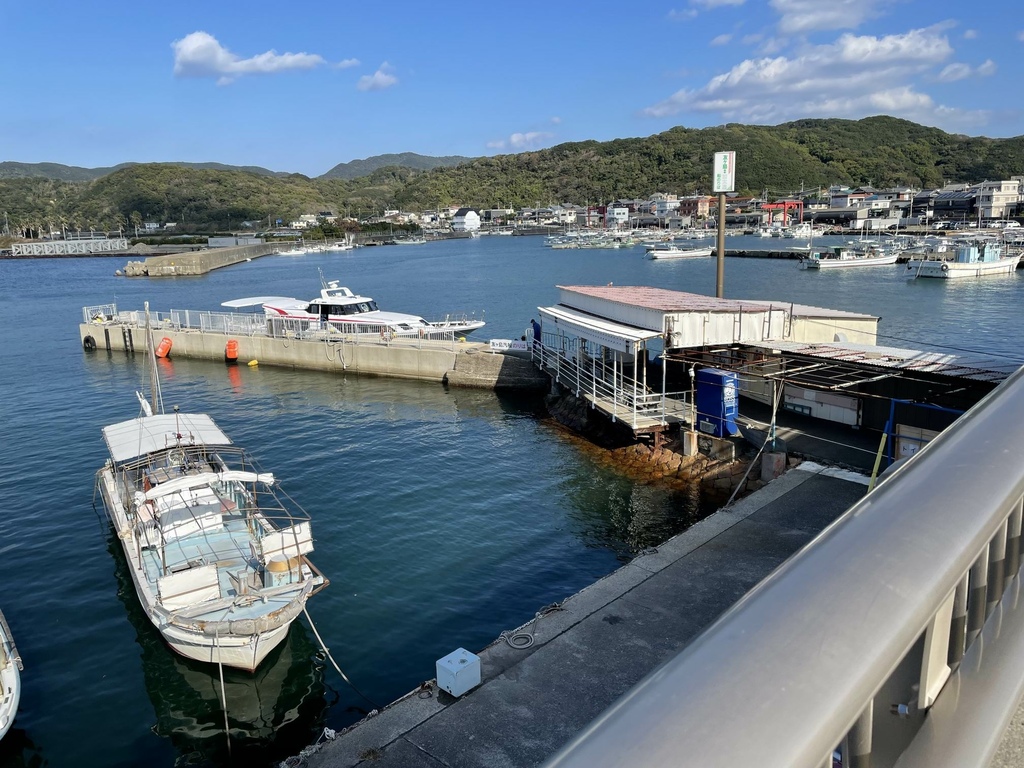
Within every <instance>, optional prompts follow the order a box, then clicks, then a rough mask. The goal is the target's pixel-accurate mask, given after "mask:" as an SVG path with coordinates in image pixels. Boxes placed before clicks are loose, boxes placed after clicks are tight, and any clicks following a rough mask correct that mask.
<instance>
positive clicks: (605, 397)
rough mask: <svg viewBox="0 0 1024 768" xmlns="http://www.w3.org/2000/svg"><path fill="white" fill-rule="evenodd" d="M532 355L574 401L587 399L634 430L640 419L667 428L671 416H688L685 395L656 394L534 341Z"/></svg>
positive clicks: (573, 353) (576, 354)
mask: <svg viewBox="0 0 1024 768" xmlns="http://www.w3.org/2000/svg"><path fill="white" fill-rule="evenodd" d="M531 353H532V355H533V360H534V363H535V364H536V365H538V366H539V367H540V368H541V370H543V371H545V372H547V373H548V374H549V375H550V376H551V377H552V378H553V379H554V380H555V382H556V383H558V384H561V385H562V386H563V387H565V388H566V389H568V390H570V391H572V393H573V394H574V395H575V396H576V397H586V396H588V395H589V397H590V400H591V401H592V402H593V403H594V404H595V406H597V407H599V408H601V410H603V411H605V412H607V413H608V414H609V415H610V416H612V418H613V419H616V420H620V421H624V422H626V423H627V424H629V425H630V426H631V427H632V428H634V429H636V428H637V427H638V426H639V424H640V420H641V419H644V420H654V421H658V422H660V423H661V424H666V423H667V419H668V418H669V417H670V416H672V417H676V418H677V419H678V417H679V416H680V415H681V414H686V415H689V414H690V394H689V393H688V392H666V393H661V392H655V391H654V390H653V389H651V388H650V387H648V386H645V385H644V384H642V383H641V382H638V381H635V380H634V379H633V378H632V377H630V376H626V375H625V374H624V373H623V371H622V370H621V369H618V370H617V369H616V368H615V367H614V366H609V365H608V364H607V363H606V362H605V361H604V360H601V359H598V358H596V357H592V356H589V355H586V354H582V353H581V350H579V349H573V350H561V349H556V348H553V347H548V346H545V345H544V344H543V343H541V342H540V341H537V340H536V339H534V341H533V347H532V352H531ZM687 420H689V419H687Z"/></svg>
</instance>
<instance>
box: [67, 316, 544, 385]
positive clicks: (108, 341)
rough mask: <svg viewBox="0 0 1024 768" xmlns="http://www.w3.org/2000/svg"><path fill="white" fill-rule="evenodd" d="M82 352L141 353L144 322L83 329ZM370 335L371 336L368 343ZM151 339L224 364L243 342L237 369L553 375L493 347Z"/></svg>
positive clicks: (510, 380) (521, 379) (173, 332)
mask: <svg viewBox="0 0 1024 768" xmlns="http://www.w3.org/2000/svg"><path fill="white" fill-rule="evenodd" d="M79 337H80V339H81V341H82V347H83V348H84V349H85V350H87V351H91V350H97V351H101V352H128V353H131V352H142V351H145V350H146V349H147V344H146V331H145V326H144V324H143V323H141V322H125V321H124V320H120V319H106V320H104V319H97V320H96V321H94V322H90V323H82V324H80V326H79ZM366 337H371V338H366ZM153 338H154V340H155V343H156V344H157V345H158V346H159V344H160V342H161V340H162V339H164V338H167V339H169V340H170V342H171V352H170V357H171V358H172V359H173V358H176V357H180V358H187V359H195V360H216V361H219V362H225V359H226V347H227V342H228V341H229V340H234V341H236V342H237V343H238V358H237V364H239V365H246V364H248V363H249V362H251V361H253V360H255V361H257V363H258V364H260V365H272V366H280V367H285V368H305V369H309V370H317V371H331V372H334V373H341V372H348V373H361V374H368V375H372V376H389V377H394V378H401V379H419V380H421V381H433V382H438V383H446V384H449V385H450V386H457V387H474V388H479V389H536V390H541V391H545V390H546V389H547V387H548V383H549V382H548V377H547V376H546V375H544V374H543V373H541V372H540V371H538V370H537V369H536V367H534V365H533V363H532V362H531V361H530V360H528V359H524V358H521V357H514V356H512V355H503V354H496V353H493V352H491V351H490V348H489V345H487V344H483V343H479V342H467V341H452V340H448V341H436V340H430V339H417V338H409V339H406V338H401V337H399V338H393V339H382V338H380V337H377V336H375V335H372V334H355V335H349V336H344V335H337V336H331V337H325V338H321V339H296V338H288V337H280V336H276V337H275V336H266V335H242V334H239V335H232V334H226V333H219V332H214V331H203V330H197V329H193V328H188V329H183V328H174V327H171V326H167V325H164V324H158V325H156V326H154V328H153Z"/></svg>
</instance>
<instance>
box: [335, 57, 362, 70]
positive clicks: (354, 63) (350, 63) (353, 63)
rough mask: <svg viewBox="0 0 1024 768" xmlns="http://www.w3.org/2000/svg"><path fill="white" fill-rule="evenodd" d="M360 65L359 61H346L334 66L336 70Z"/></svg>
mask: <svg viewBox="0 0 1024 768" xmlns="http://www.w3.org/2000/svg"><path fill="white" fill-rule="evenodd" d="M359 64H360V62H359V59H344V60H343V61H339V62H338V63H337V64H335V65H334V68H335V69H349V68H350V67H358V66H359Z"/></svg>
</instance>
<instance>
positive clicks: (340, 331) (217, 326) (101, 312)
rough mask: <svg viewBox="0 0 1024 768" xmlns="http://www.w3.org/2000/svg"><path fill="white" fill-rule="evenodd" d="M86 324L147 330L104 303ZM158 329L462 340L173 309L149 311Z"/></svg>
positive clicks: (384, 341)
mask: <svg viewBox="0 0 1024 768" xmlns="http://www.w3.org/2000/svg"><path fill="white" fill-rule="evenodd" d="M82 316H83V320H84V322H86V323H98V322H115V323H118V324H121V325H130V326H136V327H140V328H142V327H145V324H146V312H145V311H144V310H123V311H120V312H119V311H118V310H117V306H116V305H115V304H101V305H97V306H92V307H84V308H83V309H82ZM149 323H150V325H151V326H152V327H153V329H154V330H160V329H167V330H174V331H201V332H203V333H221V334H225V335H229V336H270V337H275V338H288V339H299V340H313V341H340V342H344V343H346V344H356V345H359V344H373V345H378V346H379V345H384V346H402V347H413V348H418V349H430V348H433V349H448V350H454V349H455V347H456V346H457V345H458V343H459V338H458V336H457V335H456V333H455V332H454V331H452V330H446V329H444V328H437V329H435V330H429V331H426V332H424V333H423V335H420V331H419V330H418V329H415V330H412V331H396V330H395V329H394V328H393V327H391V326H389V325H380V324H376V323H339V322H333V321H332V322H321V321H319V320H312V321H310V320H297V319H290V318H276V317H273V318H272V317H267V316H265V315H258V314H253V313H248V312H207V311H201V310H194V309H172V310H171V311H170V312H154V311H152V310H150V312H149Z"/></svg>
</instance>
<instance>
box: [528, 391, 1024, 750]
mask: <svg viewBox="0 0 1024 768" xmlns="http://www.w3.org/2000/svg"><path fill="white" fill-rule="evenodd" d="M1022 427H1024V372H1022V371H1018V372H1017V373H1015V374H1013V375H1012V376H1011V377H1010V378H1009V379H1007V380H1006V381H1005V382H1004V383H1003V384H1002V385H1000V386H999V387H998V388H997V389H996V390H994V391H993V392H992V393H990V394H989V395H988V396H987V397H986V398H985V399H984V400H983V401H982V402H981V403H979V404H978V405H977V406H975V408H974V409H972V410H971V411H970V412H968V413H967V414H966V415H964V416H963V417H961V418H960V419H959V420H958V421H957V422H956V423H955V424H954V425H953V426H952V427H950V428H949V429H947V430H946V431H945V432H943V433H942V434H941V435H940V436H939V437H937V438H936V439H935V440H933V441H931V442H930V443H929V444H928V445H926V446H925V447H924V448H923V449H922V450H921V451H919V452H918V453H917V454H916V455H915V456H913V457H912V458H911V459H909V460H908V462H907V463H906V464H905V465H904V466H902V467H900V468H899V469H897V470H896V471H895V472H894V473H893V475H892V476H891V477H889V478H887V479H885V480H884V481H883V482H882V483H880V484H879V485H878V486H877V487H876V488H875V489H874V490H873V491H872V492H871V493H869V494H868V495H867V496H865V497H864V498H863V499H862V500H861V501H860V502H858V503H857V504H856V505H854V506H853V507H852V508H851V509H850V510H848V511H847V512H846V513H845V514H844V515H843V516H842V517H840V518H839V519H838V520H837V521H836V522H835V523H833V524H832V525H831V526H830V527H829V528H827V529H826V530H825V531H824V532H822V533H821V534H820V535H819V536H818V537H817V538H816V539H815V540H814V541H813V542H811V543H810V544H809V545H807V546H806V547H805V548H804V549H803V550H801V551H800V552H799V553H797V554H796V555H794V556H793V557H791V558H790V559H789V560H788V561H786V562H785V563H784V564H783V565H782V566H780V567H779V568H778V569H777V570H776V571H775V572H774V573H772V574H771V575H770V576H769V577H768V578H766V579H765V580H764V581H763V582H762V583H761V584H759V585H758V586H757V587H755V588H754V589H753V590H752V591H751V592H750V593H749V594H747V596H746V597H745V598H744V599H743V600H741V601H740V602H739V603H737V604H736V605H735V606H733V608H731V609H730V610H729V611H728V612H726V614H725V615H723V616H722V617H721V618H720V619H718V621H716V622H715V623H714V624H713V625H712V626H711V627H710V628H708V629H707V630H706V631H705V632H704V633H703V634H701V635H700V636H699V637H698V638H696V639H695V640H694V641H692V642H691V643H690V644H689V645H688V646H687V647H686V648H685V649H684V650H683V651H682V652H681V653H679V654H678V655H677V656H676V657H675V658H673V659H671V660H670V661H668V662H667V663H666V664H664V665H663V666H662V667H661V668H660V669H657V670H655V671H654V672H652V673H651V674H650V675H648V676H647V677H646V678H645V679H644V680H642V681H641V682H640V683H638V684H637V685H636V686H634V687H633V689H632V690H630V691H629V692H627V693H626V694H625V695H624V696H622V697H621V698H620V699H619V700H618V701H617V702H616V703H615V704H613V705H612V706H611V707H609V708H608V709H607V710H606V711H605V712H604V713H603V714H602V715H601V716H599V717H598V718H597V719H596V720H594V721H593V722H592V723H591V724H590V725H588V726H587V727H586V728H585V729H584V730H583V731H582V732H581V733H580V734H579V735H578V736H577V737H576V738H575V739H574V740H573V741H571V742H570V743H569V744H568V745H566V746H565V747H564V748H563V749H562V750H561V751H560V752H559V753H558V754H556V755H555V756H554V757H553V758H551V759H550V760H549V761H548V763H547V764H546V765H547V766H549V767H551V768H554V767H555V766H557V767H558V768H569V767H576V766H579V767H581V768H582V766H586V767H587V768H593V767H597V768H600V767H601V766H622V765H643V766H651V767H653V768H658V767H660V766H701V767H703V766H740V765H758V766H786V767H787V768H822V767H823V766H826V765H828V766H831V765H832V756H833V751H834V750H835V749H837V748H838V749H839V750H840V751H841V753H842V764H843V766H844V768H850V767H851V766H852V768H860V767H861V766H868V765H870V766H874V767H875V768H879V767H880V766H893V765H897V764H898V765H899V766H900V768H925V766H928V768H959V767H960V766H981V765H987V764H988V763H989V761H990V760H991V759H992V757H993V755H994V754H995V751H996V749H997V748H998V745H999V741H1000V739H1001V737H1002V734H1003V732H1004V729H1005V728H1006V726H1007V725H1008V724H1009V723H1010V721H1011V718H1012V716H1013V714H1014V712H1015V711H1016V708H1017V706H1018V703H1019V702H1020V700H1021V697H1022V695H1024V594H1022V592H1021V586H1020V579H1019V569H1020V563H1021V522H1022V512H1024V464H1022V456H1024V428H1022Z"/></svg>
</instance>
